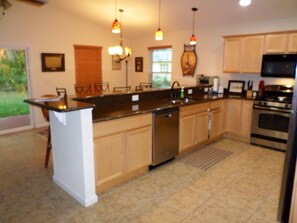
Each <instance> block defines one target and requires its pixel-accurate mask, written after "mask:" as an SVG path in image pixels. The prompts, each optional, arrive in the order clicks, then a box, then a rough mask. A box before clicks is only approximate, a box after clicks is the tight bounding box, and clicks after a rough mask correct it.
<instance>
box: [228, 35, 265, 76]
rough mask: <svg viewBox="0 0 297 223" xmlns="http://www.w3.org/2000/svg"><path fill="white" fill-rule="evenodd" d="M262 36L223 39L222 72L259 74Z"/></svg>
mask: <svg viewBox="0 0 297 223" xmlns="http://www.w3.org/2000/svg"><path fill="white" fill-rule="evenodd" d="M263 44H264V35H254V36H243V37H242V36H241V37H225V43H224V64H223V72H226V73H260V70H261V59H262V54H263Z"/></svg>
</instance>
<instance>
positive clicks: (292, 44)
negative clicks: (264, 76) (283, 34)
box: [288, 33, 297, 53]
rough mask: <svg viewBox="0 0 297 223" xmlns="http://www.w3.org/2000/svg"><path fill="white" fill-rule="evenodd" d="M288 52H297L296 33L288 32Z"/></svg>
mask: <svg viewBox="0 0 297 223" xmlns="http://www.w3.org/2000/svg"><path fill="white" fill-rule="evenodd" d="M288 53H297V33H290V34H289V42H288Z"/></svg>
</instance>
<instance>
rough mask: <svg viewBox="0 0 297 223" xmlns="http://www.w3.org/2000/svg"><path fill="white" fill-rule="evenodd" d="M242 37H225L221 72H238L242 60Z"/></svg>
mask: <svg viewBox="0 0 297 223" xmlns="http://www.w3.org/2000/svg"><path fill="white" fill-rule="evenodd" d="M241 57H242V38H225V42H224V62H223V63H224V64H223V72H226V73H240V72H241V67H242V64H241V60H242V58H241Z"/></svg>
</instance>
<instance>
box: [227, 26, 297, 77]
mask: <svg viewBox="0 0 297 223" xmlns="http://www.w3.org/2000/svg"><path fill="white" fill-rule="evenodd" d="M224 40H225V41H224V58H223V72H224V73H251V74H259V73H260V72H261V64H262V55H263V54H275V53H280V54H281V53H297V31H295V30H294V31H284V32H275V33H260V34H248V35H237V36H224Z"/></svg>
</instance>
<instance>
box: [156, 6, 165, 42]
mask: <svg viewBox="0 0 297 223" xmlns="http://www.w3.org/2000/svg"><path fill="white" fill-rule="evenodd" d="M160 21H161V0H159V28H158V29H157V31H156V33H155V40H163V32H162V30H161V28H160Z"/></svg>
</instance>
